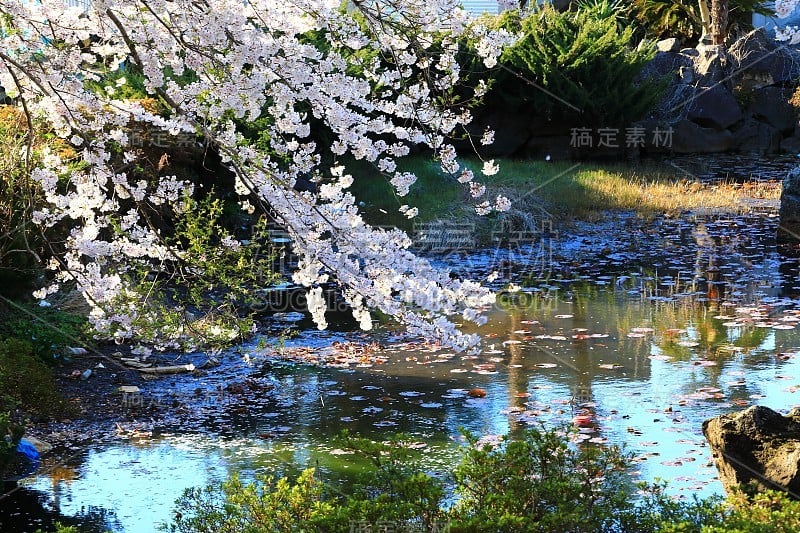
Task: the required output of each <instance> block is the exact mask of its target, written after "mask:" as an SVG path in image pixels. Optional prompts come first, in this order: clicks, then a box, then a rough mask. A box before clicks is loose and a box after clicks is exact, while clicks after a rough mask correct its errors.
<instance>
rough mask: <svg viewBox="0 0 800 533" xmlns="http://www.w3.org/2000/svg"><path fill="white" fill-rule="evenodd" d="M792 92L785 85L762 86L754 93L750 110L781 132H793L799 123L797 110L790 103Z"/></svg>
mask: <svg viewBox="0 0 800 533" xmlns="http://www.w3.org/2000/svg"><path fill="white" fill-rule="evenodd" d="M792 92H793V91H792V90H790V89H787V88H784V87H762V88H761V89H758V90H756V91H755V92H754V93H753V102H752V103H751V104H750V105H749V106H748V111H749V112H750V113H751V114H752V115H753V116H754V117H756V118H757V119H759V120H761V121H763V122H767V123H768V124H769V125H771V126H773V127H775V128H777V129H778V130H779V131H780V132H781V133H784V134H788V133H791V132H792V131H793V130H794V127H795V124H796V123H797V111H795V109H794V107H792V105H791V104H790V103H789V99H790V98H791V97H792Z"/></svg>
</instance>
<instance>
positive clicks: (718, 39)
mask: <svg viewBox="0 0 800 533" xmlns="http://www.w3.org/2000/svg"><path fill="white" fill-rule="evenodd" d="M727 34H728V0H711V42H712V43H713V44H717V45H724V44H725V37H726V36H727Z"/></svg>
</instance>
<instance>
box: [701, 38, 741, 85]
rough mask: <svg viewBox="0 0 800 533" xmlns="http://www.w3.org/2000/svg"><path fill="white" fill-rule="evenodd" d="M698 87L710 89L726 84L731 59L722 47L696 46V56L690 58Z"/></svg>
mask: <svg viewBox="0 0 800 533" xmlns="http://www.w3.org/2000/svg"><path fill="white" fill-rule="evenodd" d="M692 59H693V61H694V70H695V72H696V73H697V75H698V77H699V78H700V85H702V86H706V87H710V86H712V85H717V84H726V82H727V81H728V79H729V75H730V72H731V64H732V62H731V59H730V57H729V56H728V51H727V49H726V48H725V47H724V46H717V45H705V44H699V45H697V55H696V56H695V57H693V58H692Z"/></svg>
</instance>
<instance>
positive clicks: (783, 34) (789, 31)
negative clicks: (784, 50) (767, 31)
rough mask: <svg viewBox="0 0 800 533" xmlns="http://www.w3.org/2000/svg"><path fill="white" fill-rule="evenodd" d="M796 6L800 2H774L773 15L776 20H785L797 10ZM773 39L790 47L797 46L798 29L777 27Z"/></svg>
mask: <svg viewBox="0 0 800 533" xmlns="http://www.w3.org/2000/svg"><path fill="white" fill-rule="evenodd" d="M798 4H800V0H776V2H775V14H776V15H777V17H778V18H786V17H788V16H789V15H791V14H792V13H793V12H794V11H795V9H797V5H798ZM775 39H776V40H777V41H781V42H787V44H790V45H795V44H798V43H800V28H798V27H797V26H788V25H787V26H778V27H777V28H775Z"/></svg>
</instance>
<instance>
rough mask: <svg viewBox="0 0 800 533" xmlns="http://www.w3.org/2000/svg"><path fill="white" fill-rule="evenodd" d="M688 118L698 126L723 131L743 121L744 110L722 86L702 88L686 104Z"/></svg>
mask: <svg viewBox="0 0 800 533" xmlns="http://www.w3.org/2000/svg"><path fill="white" fill-rule="evenodd" d="M686 110H687V116H688V118H689V119H691V120H692V121H693V122H696V123H697V124H699V125H701V126H704V127H709V128H716V129H718V130H722V129H725V128H728V127H730V126H732V125H734V124H736V123H737V122H739V121H740V120H741V119H742V116H743V115H742V110H741V109H740V108H739V103H738V102H737V101H736V98H735V97H734V96H733V94H731V92H730V91H729V90H728V89H727V88H726V87H725V86H724V85H722V84H717V85H711V86H708V87H701V88H700V89H699V91H698V92H697V93H696V94H695V96H694V98H693V99H691V100H690V101H689V102H687V103H686Z"/></svg>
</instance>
